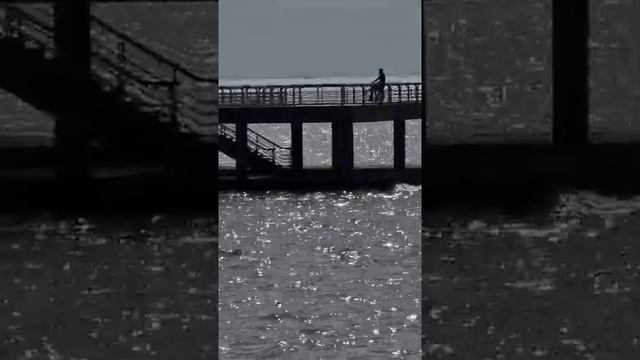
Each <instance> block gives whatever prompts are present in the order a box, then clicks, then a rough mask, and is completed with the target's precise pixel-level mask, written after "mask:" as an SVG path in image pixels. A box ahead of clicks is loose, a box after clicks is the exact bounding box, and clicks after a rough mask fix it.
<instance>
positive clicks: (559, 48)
mask: <svg viewBox="0 0 640 360" xmlns="http://www.w3.org/2000/svg"><path fill="white" fill-rule="evenodd" d="M589 3H590V2H589V1H585V0H553V52H552V53H553V143H554V144H556V145H581V144H586V143H587V142H588V140H589Z"/></svg>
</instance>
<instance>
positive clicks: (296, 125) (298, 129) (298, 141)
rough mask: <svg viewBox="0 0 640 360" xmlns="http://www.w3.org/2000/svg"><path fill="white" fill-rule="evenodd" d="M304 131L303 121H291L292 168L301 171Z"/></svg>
mask: <svg viewBox="0 0 640 360" xmlns="http://www.w3.org/2000/svg"><path fill="white" fill-rule="evenodd" d="M302 140H303V132H302V121H293V122H292V123H291V168H292V169H293V170H296V171H301V170H302V168H303V162H302V152H303V141H302Z"/></svg>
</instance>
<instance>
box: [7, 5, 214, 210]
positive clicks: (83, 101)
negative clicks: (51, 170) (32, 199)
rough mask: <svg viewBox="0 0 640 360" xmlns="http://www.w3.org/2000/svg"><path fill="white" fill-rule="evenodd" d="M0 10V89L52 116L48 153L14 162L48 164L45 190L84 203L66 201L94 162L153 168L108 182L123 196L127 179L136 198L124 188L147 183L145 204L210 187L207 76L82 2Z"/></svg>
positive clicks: (88, 183)
mask: <svg viewBox="0 0 640 360" xmlns="http://www.w3.org/2000/svg"><path fill="white" fill-rule="evenodd" d="M17 2H19V3H27V1H13V3H17ZM0 6H2V9H4V12H5V16H6V18H7V21H5V24H4V25H3V26H4V33H5V36H4V37H3V38H2V39H0V52H1V53H2V57H1V58H0V87H2V88H3V89H4V90H6V91H9V92H11V93H13V94H15V95H16V96H18V97H20V98H21V99H22V100H24V101H26V102H27V103H29V104H31V105H32V106H33V107H35V108H36V109H38V110H40V111H43V112H45V113H47V114H50V115H51V116H52V117H53V118H54V119H55V153H54V154H55V155H54V156H52V154H51V149H38V148H27V149H23V150H21V151H18V153H19V154H22V159H21V160H22V161H20V162H22V163H23V165H25V166H29V164H30V165H38V166H53V167H55V169H56V170H55V174H56V184H57V185H56V187H55V188H56V189H67V191H65V192H64V193H65V194H66V195H65V196H66V197H67V198H69V197H76V198H78V199H79V200H82V201H84V200H86V201H89V200H87V199H86V198H85V197H83V196H82V197H81V196H74V195H77V194H79V193H80V189H87V188H92V187H93V188H92V189H93V190H96V189H95V187H94V186H95V184H96V180H95V179H93V178H92V176H91V172H92V167H94V166H97V165H101V166H110V164H111V165H113V164H115V165H116V166H118V167H122V166H127V165H131V166H140V165H144V166H156V167H157V168H158V169H161V170H160V172H159V173H158V174H161V175H160V176H157V175H158V174H156V175H155V176H151V175H148V176H147V177H146V178H145V177H142V178H135V179H134V178H131V179H128V180H126V181H122V182H121V184H120V185H119V186H118V188H119V190H118V192H121V193H123V194H124V193H126V192H127V191H125V190H124V188H126V187H127V186H129V185H125V184H126V183H127V182H130V186H131V188H132V190H131V191H132V192H133V193H135V194H136V195H138V196H140V197H141V199H143V198H145V195H144V191H139V190H133V188H136V187H140V185H143V186H144V184H147V185H149V184H150V183H148V182H147V181H148V180H152V181H151V183H155V185H157V187H155V188H154V186H151V187H148V186H147V187H145V188H146V190H149V194H147V195H148V197H149V199H154V198H157V194H156V195H150V193H151V192H153V191H155V190H157V191H159V192H160V193H162V194H163V195H165V197H164V198H163V200H164V201H166V202H168V203H170V202H171V201H172V200H171V199H183V200H184V202H185V203H187V201H186V197H185V196H186V195H187V194H188V193H189V192H190V191H194V195H195V190H192V189H193V188H194V187H193V186H185V184H193V185H196V184H198V183H199V184H201V185H202V187H201V188H200V190H203V189H204V188H207V187H215V183H214V181H215V177H216V176H217V167H216V166H215V164H216V163H217V160H216V159H217V151H216V123H217V119H216V118H217V98H216V96H217V79H213V78H208V77H205V76H201V75H197V74H194V73H192V72H191V71H190V70H188V69H186V68H184V67H183V66H182V65H180V64H178V63H175V62H173V61H171V60H169V59H168V58H165V57H164V56H163V55H161V54H159V53H157V52H155V51H154V50H152V49H150V48H148V47H147V46H146V45H144V44H142V43H140V42H138V41H136V40H135V39H133V38H131V37H130V36H128V35H127V34H124V33H122V32H120V31H118V30H117V29H115V28H114V27H112V26H111V25H109V24H107V23H106V22H104V21H102V20H101V19H99V18H97V17H95V16H93V15H92V14H91V11H90V7H91V3H90V2H89V1H73V0H59V1H55V2H53V13H52V14H50V18H48V19H42V18H40V17H37V16H34V14H32V13H30V12H28V11H25V10H24V9H22V8H20V7H19V6H16V5H14V4H11V2H7V1H4V2H2V3H0ZM92 33H93V35H92ZM12 151H14V152H15V149H13V150H12ZM169 184H173V185H171V186H170V185H169ZM205 184H208V185H205ZM165 185H166V186H168V187H165ZM152 189H155V190H152ZM169 189H172V190H171V191H168V190H169ZM174 190H175V191H174ZM206 191H208V193H209V194H210V195H211V194H213V193H214V190H213V189H212V190H206ZM206 191H205V192H206ZM44 192H45V193H47V192H48V190H47V191H44ZM51 192H53V193H55V192H56V191H55V190H51ZM201 194H204V192H202V193H201ZM172 196H173V197H172ZM16 198H17V199H16V201H19V199H18V198H19V197H18V196H16ZM82 198H83V199H82ZM104 198H105V200H106V201H109V199H110V198H111V196H109V195H108V194H106V193H105V195H104ZM144 200H146V199H144ZM163 200H158V201H163ZM210 200H211V198H209V199H208V200H207V201H210ZM214 202H215V198H214ZM214 202H212V203H211V204H210V205H209V206H211V207H213V206H214ZM98 203H99V201H98V200H96V204H98Z"/></svg>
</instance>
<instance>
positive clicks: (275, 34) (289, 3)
mask: <svg viewBox="0 0 640 360" xmlns="http://www.w3.org/2000/svg"><path fill="white" fill-rule="evenodd" d="M420 9H421V0H220V2H219V50H220V51H219V54H220V63H219V71H220V79H243V78H244V79H256V78H294V77H330V76H368V75H370V76H372V77H374V78H375V76H376V75H377V71H378V68H379V67H382V68H384V69H385V73H386V74H387V77H392V76H393V74H397V75H413V74H416V75H418V74H420V68H421V65H420V63H421V10H420Z"/></svg>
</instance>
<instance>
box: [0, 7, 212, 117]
mask: <svg viewBox="0 0 640 360" xmlns="http://www.w3.org/2000/svg"><path fill="white" fill-rule="evenodd" d="M4 5H5V8H6V9H7V11H8V12H12V13H13V15H15V17H14V18H13V21H14V23H10V24H7V25H8V26H10V27H12V28H11V29H10V30H12V31H17V33H18V36H19V37H21V38H27V39H28V40H30V41H34V42H37V43H38V44H39V46H42V47H44V48H46V49H47V50H55V44H54V31H55V29H54V26H53V25H51V24H49V23H47V22H46V20H42V19H40V18H39V17H37V16H35V15H33V14H31V13H30V12H28V11H26V10H25V9H22V8H20V7H19V6H15V5H10V4H4ZM92 21H93V23H94V24H97V25H98V26H99V27H100V28H102V29H105V31H106V32H108V33H110V34H112V35H113V36H115V37H116V38H117V39H119V40H120V41H126V42H127V43H128V44H131V46H133V47H134V48H135V49H137V50H140V51H141V52H142V53H144V54H145V55H147V56H150V57H151V58H153V59H155V60H156V61H158V62H159V64H160V65H162V66H167V67H169V68H170V69H171V75H170V76H166V75H162V74H159V73H157V72H156V73H154V72H153V71H149V70H148V69H146V68H145V67H144V66H143V65H141V64H139V63H137V62H136V61H135V60H134V59H130V58H126V57H125V59H124V61H120V60H121V59H120V58H119V56H118V55H119V54H118V53H117V51H115V50H113V49H112V48H111V47H109V46H108V44H107V42H102V41H99V40H101V39H100V38H98V37H97V36H92V39H94V41H93V42H92V43H93V46H92V51H91V55H92V58H93V59H94V60H97V61H98V62H99V63H101V64H102V66H103V67H102V69H103V70H106V72H107V73H108V75H109V76H114V77H117V78H118V79H122V78H124V79H125V80H127V81H128V82H127V84H128V85H131V86H129V87H128V88H131V87H134V88H136V89H137V92H136V91H131V92H128V93H127V95H129V96H130V97H135V98H136V99H135V100H137V102H138V103H139V105H141V106H144V107H147V108H149V107H154V108H158V107H161V108H164V109H165V110H166V109H169V111H164V113H166V114H167V115H168V117H171V118H172V119H173V120H175V121H177V119H176V118H177V117H180V122H186V123H187V124H184V123H182V124H180V125H186V126H187V127H189V125H193V126H195V127H196V128H206V127H211V126H213V125H215V123H216V121H215V120H213V119H212V120H211V121H207V120H204V118H208V117H213V116H214V115H216V114H217V113H215V112H214V111H212V106H213V107H215V108H217V103H216V102H215V99H202V98H201V97H200V96H198V94H197V93H196V92H195V91H193V90H189V89H187V90H181V91H182V93H180V94H179V95H180V97H185V98H189V101H186V100H185V99H180V98H179V97H178V96H176V95H177V94H178V87H179V85H180V82H179V81H178V77H177V75H178V73H179V74H182V75H184V76H186V77H187V78H188V79H190V80H191V81H193V83H195V84H203V85H204V84H208V85H209V86H210V85H214V86H215V85H217V83H218V80H217V79H214V78H207V77H203V76H200V75H197V74H195V73H193V72H192V71H190V70H188V69H186V68H185V67H183V66H182V65H180V64H178V63H177V62H175V61H172V60H169V59H168V58H166V57H164V56H162V55H161V54H159V53H157V52H156V51H153V50H152V49H150V48H149V47H147V46H145V45H144V44H141V43H140V42H138V41H136V40H134V39H132V38H131V37H130V36H128V35H126V34H124V33H122V32H120V31H118V30H116V29H115V28H114V27H113V26H111V25H109V24H107V23H105V22H104V21H102V20H101V19H99V18H97V17H95V16H93V15H92ZM34 32H35V33H38V34H40V36H38V35H34V34H33V33H34ZM41 36H44V37H45V39H44V40H43V39H41ZM95 40H98V41H95ZM101 51H102V52H101ZM94 65H95V64H94ZM95 66H98V67H99V66H100V65H95ZM95 73H96V72H95V71H94V75H95ZM97 75H100V76H102V77H103V78H104V76H105V75H107V74H97ZM116 85H119V84H116ZM141 93H144V96H140V95H142V94H141ZM172 95H173V96H172ZM214 96H215V97H217V89H216V91H215V94H214ZM149 99H152V100H153V101H149ZM188 123H192V124H188ZM204 130H206V129H204Z"/></svg>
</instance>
